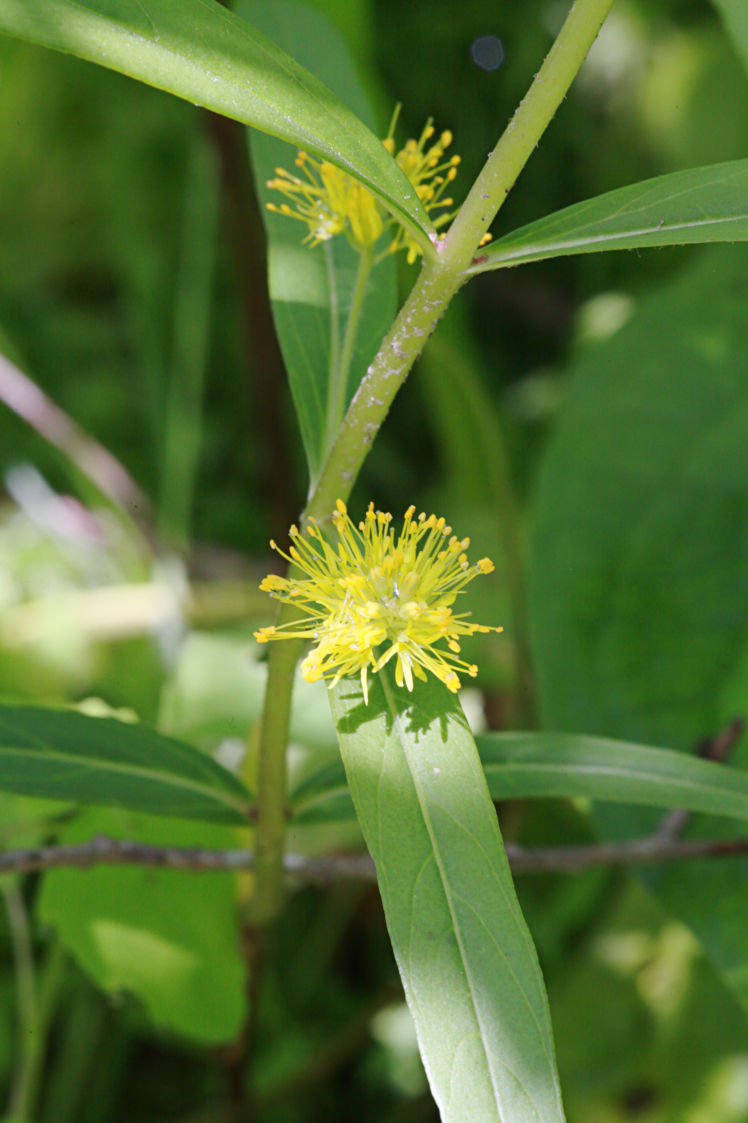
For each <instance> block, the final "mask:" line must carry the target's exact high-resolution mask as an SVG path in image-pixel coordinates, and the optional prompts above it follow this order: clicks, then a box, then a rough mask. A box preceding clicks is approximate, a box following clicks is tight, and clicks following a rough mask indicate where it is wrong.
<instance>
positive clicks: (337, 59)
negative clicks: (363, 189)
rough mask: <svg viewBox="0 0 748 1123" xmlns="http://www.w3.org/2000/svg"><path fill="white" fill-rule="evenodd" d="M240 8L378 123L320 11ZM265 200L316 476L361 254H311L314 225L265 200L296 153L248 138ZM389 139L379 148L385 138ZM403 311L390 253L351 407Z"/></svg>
mask: <svg viewBox="0 0 748 1123" xmlns="http://www.w3.org/2000/svg"><path fill="white" fill-rule="evenodd" d="M237 11H238V12H239V14H241V15H246V17H247V19H248V20H250V21H251V22H252V24H253V25H255V26H257V27H259V28H260V29H261V30H262V31H263V32H265V33H266V34H267V35H269V36H270V37H271V38H272V39H273V41H274V42H276V43H278V44H279V45H281V46H282V47H283V48H284V50H286V51H287V52H288V53H289V54H290V55H292V56H293V57H294V58H295V59H298V60H299V61H300V62H301V63H303V65H304V66H306V67H307V68H308V69H309V70H310V71H311V72H312V73H313V74H315V75H316V76H317V77H318V78H320V79H321V80H322V81H323V82H325V84H326V85H327V86H329V87H330V89H331V90H333V92H334V93H335V94H336V95H337V96H338V97H340V99H341V101H343V102H345V104H346V105H349V106H350V107H351V108H352V109H353V110H354V112H355V113H356V115H357V117H358V118H360V119H361V120H362V121H364V122H365V123H366V124H367V125H368V126H369V127H373V126H374V122H373V115H372V112H371V107H370V106H369V104H368V100H367V98H366V95H365V93H364V90H363V87H362V84H361V81H360V78H359V77H358V75H357V73H356V71H355V68H354V66H353V63H352V60H351V56H350V53H349V51H348V49H347V47H346V45H345V43H344V42H343V40H342V39H341V37H340V36H339V35H338V33H337V32H336V31H335V29H334V28H333V27H332V25H331V24H330V23H329V21H328V20H326V19H325V18H324V17H323V16H322V15H321V13H320V12H318V11H316V10H315V9H313V8H309V7H307V6H305V5H303V4H297V3H286V2H284V0H241V3H240V4H239V6H238V8H237ZM248 135H249V142H250V148H251V152H252V163H253V166H254V170H255V177H256V183H257V194H258V196H259V198H260V201H261V203H262V204H263V206H262V216H263V220H264V222H265V229H266V231H267V236H268V273H269V287H270V298H271V302H272V307H273V317H274V320H275V326H276V331H277V333H278V340H279V342H280V345H281V350H282V352H283V358H284V361H285V364H286V369H287V371H288V377H289V381H290V384H291V392H292V394H293V400H294V405H295V407H296V414H297V416H298V419H299V427H300V429H301V436H302V439H303V442H304V448H305V450H306V454H307V460H308V462H309V468H310V474H311V476H312V480H313V481H314V479H315V478H316V475H317V473H318V471H319V469H320V467H321V465H322V461H323V459H324V454H325V451H326V449H325V437H326V429H327V414H328V408H329V401H330V394H331V392H332V386H333V383H334V368H335V365H336V364H337V363H339V362H340V359H341V354H342V350H343V339H344V334H345V329H346V325H347V322H348V313H349V310H350V308H351V305H352V302H353V295H354V289H355V283H356V275H357V271H358V267H359V262H360V254H359V253H358V252H357V251H356V250H355V249H354V248H353V247H352V246H351V245H350V244H349V243H348V241H347V240H346V238H344V237H337V238H333V239H332V240H330V241H329V242H325V243H324V244H323V245H321V246H316V247H315V248H313V249H312V248H311V247H310V246H305V245H303V244H302V239H303V237H304V235H305V233H306V227H304V226H303V225H302V223H300V222H294V221H293V220H291V219H289V218H285V217H283V216H281V215H277V214H272V213H271V212H270V211H268V210H267V208H266V207H265V205H264V204H266V203H268V202H278V201H279V199H280V196H279V195H278V192H277V191H271V190H269V189H268V188H267V187H266V186H265V185H266V182H267V180H268V179H270V178H272V177H273V176H274V175H275V169H276V167H278V166H284V167H286V168H287V169H289V170H291V171H293V161H294V159H295V153H293V152H290V151H289V149H288V148H287V147H286V146H285V145H284V144H282V143H281V142H280V141H278V140H275V139H274V138H273V137H268V136H263V135H262V134H260V133H257V132H255V131H251V132H250V133H249V134H248ZM380 143H381V142H380ZM396 310H397V286H396V275H395V260H394V258H393V257H391V256H389V257H386V258H385V259H384V260H383V261H381V262H380V263H379V264H378V265H377V266H376V267H375V268H374V270H373V272H372V274H371V275H370V277H369V281H368V284H367V286H366V292H365V296H364V301H363V306H362V309H361V315H360V321H359V326H358V330H357V333H356V342H355V346H354V350H353V354H352V359H351V363H350V367H349V369H348V372H347V379H346V390H345V405H346V406H347V405H348V403H349V402H350V400H351V398H352V397H353V394H354V393H355V391H356V388H357V386H358V384H359V382H360V381H361V377H362V376H363V373H364V371H365V370H366V368H367V366H368V365H369V363H370V362H371V360H372V358H373V357H374V355H375V353H376V350H377V348H378V346H379V344H380V343H381V341H382V338H383V337H384V335H385V334H386V332H387V330H388V328H389V327H390V325H391V323H392V321H393V319H394V317H395V312H396Z"/></svg>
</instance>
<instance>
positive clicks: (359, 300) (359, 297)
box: [324, 247, 373, 452]
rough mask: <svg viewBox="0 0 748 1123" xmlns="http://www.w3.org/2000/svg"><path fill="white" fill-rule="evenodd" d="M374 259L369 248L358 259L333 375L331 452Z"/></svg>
mask: <svg viewBox="0 0 748 1123" xmlns="http://www.w3.org/2000/svg"><path fill="white" fill-rule="evenodd" d="M372 264H373V259H372V253H371V250H370V249H369V248H368V247H367V248H363V249H361V251H360V253H359V258H358V269H357V270H356V281H355V284H354V286H353V295H352V297H351V307H350V311H349V313H348V320H347V322H346V325H345V334H344V336H343V343H342V347H341V349H340V354H339V355H338V356H336V361H335V363H334V364H333V368H332V370H331V372H330V396H329V400H328V405H327V423H326V426H325V444H324V447H325V451H326V452H329V450H330V449H331V448H332V446H333V444H334V443H335V438H336V436H337V435H338V432H339V430H340V426H341V425H342V423H343V417H344V415H345V399H346V390H347V387H348V372H349V371H350V369H351V360H352V358H353V350H354V348H355V345H356V337H357V335H358V328H359V324H360V322H361V312H362V309H363V306H364V298H365V296H366V286H367V285H368V283H369V277H370V276H371V269H372Z"/></svg>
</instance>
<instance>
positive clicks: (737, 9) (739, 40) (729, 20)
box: [712, 0, 748, 70]
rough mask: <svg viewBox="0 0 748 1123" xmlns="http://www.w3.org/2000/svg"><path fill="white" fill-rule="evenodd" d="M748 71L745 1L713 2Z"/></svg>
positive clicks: (747, 30)
mask: <svg viewBox="0 0 748 1123" xmlns="http://www.w3.org/2000/svg"><path fill="white" fill-rule="evenodd" d="M712 2H713V4H714V6H715V8H716V9H717V11H718V12H720V13H721V15H722V19H723V20H724V23H725V27H726V28H727V30H728V31H729V33H730V35H731V36H732V39H733V41H734V43H735V47H736V49H737V52H738V54H739V55H740V57H741V58H742V60H743V65H744V66H745V68H746V70H748V6H746V3H745V0H712Z"/></svg>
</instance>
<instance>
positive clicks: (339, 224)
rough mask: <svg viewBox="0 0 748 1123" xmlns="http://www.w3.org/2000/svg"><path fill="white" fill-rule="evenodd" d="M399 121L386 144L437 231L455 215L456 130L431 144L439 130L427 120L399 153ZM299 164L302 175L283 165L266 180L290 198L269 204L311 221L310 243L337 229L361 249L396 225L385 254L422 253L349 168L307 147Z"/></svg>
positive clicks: (412, 256)
mask: <svg viewBox="0 0 748 1123" xmlns="http://www.w3.org/2000/svg"><path fill="white" fill-rule="evenodd" d="M396 120H397V112H396V113H395V116H394V117H393V120H392V124H391V125H390V130H389V133H388V134H387V136H386V137H385V139H384V141H383V142H382V143H383V144H384V146H385V148H386V149H387V151H388V152H389V153H390V154H391V155H393V156H394V158H395V161H396V162H397V164H398V165H399V166H400V168H402V170H403V172H404V173H405V175H406V176H407V177H408V179H409V180H410V182H411V183H412V184H413V186H414V187H415V189H416V191H417V192H418V196H419V198H420V199H421V202H422V203H423V205H424V207H425V208H426V210H427V211H428V213H429V214H430V215H431V218H432V221H433V223H434V227H435V228H436V229H437V230H438V229H439V228H440V227H442V226H444V224H445V223H447V222H449V221H451V219H452V217H453V215H452V213H450V212H447V211H445V209H444V208H445V207H452V206H453V205H454V200H453V199H451V198H449V197H447V196H446V195H445V191H446V189H447V185H448V184H449V183H451V182H452V180H453V179H454V178H455V176H456V175H457V165H458V164H459V162H460V157H459V156H451V157H449V158H448V159H445V158H444V150H445V149H446V148H448V147H449V145H450V144H451V143H452V134H451V133H450V132H443V133H442V134H441V136H440V137H439V139H438V140H437V141H435V143H433V144H431V145H430V146H429V147H426V146H427V144H428V142H429V141H430V140H431V138H432V137H433V135H434V127H433V125H432V124H431V121H428V122H427V123H426V127H425V128H424V130H423V132H422V133H421V135H420V137H419V139H418V140H408V141H407V142H406V144H405V147H404V148H402V149H401V150H400V151H399V152H398V153H397V154H395V141H394V137H393V135H392V133H393V131H394V127H395V122H396ZM296 166H297V168H299V169H300V172H301V173H302V174H300V175H293V174H292V173H291V172H288V171H286V170H285V169H284V168H276V169H275V178H274V179H270V180H268V181H267V187H269V188H271V189H272V190H273V191H280V192H281V194H282V195H284V196H285V197H286V199H287V200H289V201H288V202H284V203H281V204H280V205H278V204H276V203H268V204H267V207H268V210H271V211H274V212H275V213H276V214H282V215H285V216H286V217H287V218H295V219H299V220H300V221H301V222H304V223H306V225H307V227H308V233H307V235H306V237H305V238H304V242H305V243H307V244H309V245H312V246H317V245H319V244H320V242H326V241H328V240H329V239H330V238H334V237H335V235H336V234H345V236H346V237H347V238H348V241H349V242H350V243H351V245H352V246H353V247H354V248H355V249H357V250H359V251H361V250H363V249H368V248H369V247H370V246H373V245H374V243H375V242H376V241H378V239H379V238H380V237H381V235H382V234H383V233H384V231H385V229H388V228H390V227H393V226H397V227H398V229H397V232H396V233H395V236H394V238H393V239H392V241H391V242H390V245H389V248H388V249H387V250H386V251H385V255H386V254H387V253H396V252H397V251H398V250H399V249H405V250H406V251H407V255H408V263H409V264H412V263H413V262H414V261H415V260H416V258H417V256H418V255H419V254H420V253H421V252H422V251H421V247H420V246H419V244H418V242H416V240H415V238H413V236H412V235H411V234H409V233H408V232H407V231H406V230H405V229H404V228H403V227H401V226H399V225H398V223H397V222H396V220H395V219H394V218H393V217H392V216H391V215H389V214H388V213H387V211H385V209H384V208H383V207H382V205H381V204H380V203H379V202H378V201H377V199H376V198H375V197H374V195H372V193H371V192H370V191H369V190H368V189H367V188H366V187H363V186H362V185H361V184H360V183H359V182H358V181H357V180H355V179H354V178H353V177H352V176H350V175H348V173H347V172H344V171H341V169H340V168H336V167H335V165H334V164H331V163H329V161H327V160H322V161H319V160H315V159H314V158H313V157H312V156H309V155H308V154H307V153H306V152H299V154H298V156H297V158H296ZM432 212H439V213H438V214H432Z"/></svg>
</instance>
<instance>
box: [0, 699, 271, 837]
mask: <svg viewBox="0 0 748 1123" xmlns="http://www.w3.org/2000/svg"><path fill="white" fill-rule="evenodd" d="M0 791H7V792H15V793H16V794H18V795H27V796H36V797H40V798H43V799H58V800H68V801H70V802H75V803H98V804H104V805H105V806H109V807H126V808H129V809H130V810H133V811H144V812H149V813H151V814H154V815H169V816H173V815H176V816H181V817H183V818H193V819H206V820H212V821H216V822H225V823H236V824H241V823H244V824H246V822H247V811H248V806H249V800H250V796H249V792H247V790H246V788H244V787H243V785H242V784H240V782H239V781H238V780H237V779H236V778H235V777H234V776H233V775H232V774H231V773H230V772H227V771H226V770H225V769H224V768H222V767H221V766H220V765H219V764H217V763H216V762H215V761H214V760H212V759H211V758H210V757H209V756H206V755H205V753H202V752H200V751H199V750H198V749H193V748H192V747H191V746H190V745H185V744H183V743H182V742H180V741H174V740H172V739H171V738H170V737H164V736H162V735H161V734H160V733H156V732H155V731H154V730H152V729H149V728H147V727H146V726H143V725H131V724H129V723H127V722H122V721H115V720H113V719H112V718H102V717H89V716H88V715H86V714H81V713H77V712H76V711H75V710H52V709H43V708H40V707H34V706H0Z"/></svg>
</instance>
